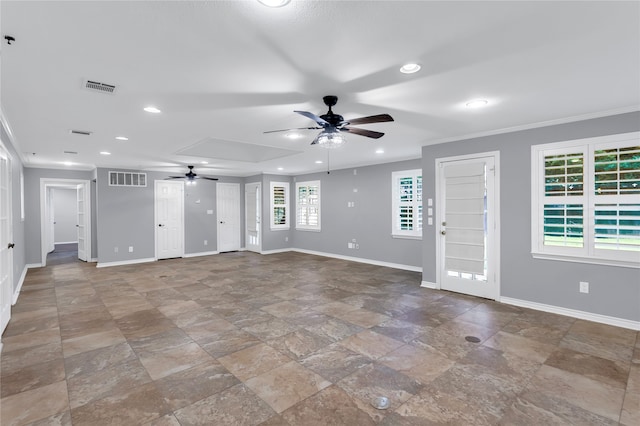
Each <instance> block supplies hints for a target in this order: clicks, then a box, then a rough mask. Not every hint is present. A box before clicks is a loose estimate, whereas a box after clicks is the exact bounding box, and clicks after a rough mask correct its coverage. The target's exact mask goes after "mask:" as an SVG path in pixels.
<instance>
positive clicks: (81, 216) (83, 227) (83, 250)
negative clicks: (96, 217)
mask: <svg viewBox="0 0 640 426" xmlns="http://www.w3.org/2000/svg"><path fill="white" fill-rule="evenodd" d="M76 198H77V212H78V221H77V224H76V228H77V230H78V259H80V260H82V261H84V262H86V261H87V253H88V252H89V250H88V248H87V240H88V238H87V234H88V232H89V230H88V221H89V220H88V219H89V209H88V204H89V202H88V196H87V188H86V187H85V185H84V184H79V185H78V186H77V187H76Z"/></svg>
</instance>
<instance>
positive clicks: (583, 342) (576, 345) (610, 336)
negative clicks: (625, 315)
mask: <svg viewBox="0 0 640 426" xmlns="http://www.w3.org/2000/svg"><path fill="white" fill-rule="evenodd" d="M635 340H636V332H635V331H633V330H628V329H624V328H620V327H613V326H610V325H606V324H597V323H592V322H589V321H583V320H576V321H575V323H574V324H573V326H572V327H571V329H570V330H569V331H568V332H567V334H566V335H565V336H564V338H563V339H562V341H561V342H560V346H561V347H563V348H567V349H572V350H574V351H577V352H583V353H586V354H590V355H594V356H597V357H600V358H607V359H611V360H618V361H623V362H630V361H631V359H632V358H633V353H634V349H633V344H634V342H635Z"/></svg>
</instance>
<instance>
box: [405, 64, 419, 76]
mask: <svg viewBox="0 0 640 426" xmlns="http://www.w3.org/2000/svg"><path fill="white" fill-rule="evenodd" d="M420 68H422V67H421V66H420V65H418V64H414V63H409V64H404V65H403V66H402V67H400V72H401V73H403V74H413V73H414V72H418V71H420Z"/></svg>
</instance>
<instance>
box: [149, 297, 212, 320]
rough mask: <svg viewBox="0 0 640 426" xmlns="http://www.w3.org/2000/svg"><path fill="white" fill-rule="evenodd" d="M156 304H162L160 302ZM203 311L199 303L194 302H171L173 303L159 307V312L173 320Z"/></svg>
mask: <svg viewBox="0 0 640 426" xmlns="http://www.w3.org/2000/svg"><path fill="white" fill-rule="evenodd" d="M156 303H161V302H160V301H158V302H156ZM199 309H202V306H200V305H199V304H198V303H197V302H194V301H193V300H181V301H173V300H172V301H171V303H168V304H164V305H159V306H158V310H159V311H160V312H162V314H163V315H164V316H165V317H167V318H171V319H177V318H178V317H179V316H180V315H182V314H184V313H187V312H191V311H194V310H199Z"/></svg>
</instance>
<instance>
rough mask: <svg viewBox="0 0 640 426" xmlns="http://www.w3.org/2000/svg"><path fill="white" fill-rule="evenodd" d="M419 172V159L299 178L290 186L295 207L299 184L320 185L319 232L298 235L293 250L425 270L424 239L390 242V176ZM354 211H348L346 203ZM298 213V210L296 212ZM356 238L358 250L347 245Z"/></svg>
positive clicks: (391, 239) (294, 236)
mask: <svg viewBox="0 0 640 426" xmlns="http://www.w3.org/2000/svg"><path fill="white" fill-rule="evenodd" d="M419 168H421V161H420V159H416V160H409V161H401V162H394V163H386V164H380V165H375V166H366V167H358V168H355V169H343V170H334V171H331V173H330V174H327V173H326V172H322V173H314V174H307V175H301V176H296V177H295V179H294V180H295V181H294V182H292V184H291V198H292V200H291V201H292V203H293V205H294V206H295V182H304V181H310V180H319V181H320V202H321V213H320V214H321V231H320V232H313V231H295V214H294V215H293V216H292V229H294V231H293V246H294V247H296V248H300V249H306V250H313V251H320V252H325V253H333V254H339V255H343V256H352V257H358V258H362V259H369V260H375V261H381V262H389V263H396V264H401V265H409V266H413V267H421V266H422V243H421V241H420V240H414V239H403V238H392V236H391V224H392V217H393V212H392V200H391V196H392V195H391V191H392V187H391V173H392V172H395V171H401V170H411V169H419ZM356 191H357V192H356ZM350 201H352V202H354V203H355V206H354V207H347V204H348V202H350ZM292 212H293V213H295V209H294V208H293V209H292ZM352 239H356V241H357V243H358V245H359V248H358V249H357V250H356V249H349V248H348V247H347V243H349V242H351V241H352Z"/></svg>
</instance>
